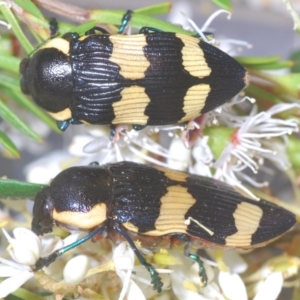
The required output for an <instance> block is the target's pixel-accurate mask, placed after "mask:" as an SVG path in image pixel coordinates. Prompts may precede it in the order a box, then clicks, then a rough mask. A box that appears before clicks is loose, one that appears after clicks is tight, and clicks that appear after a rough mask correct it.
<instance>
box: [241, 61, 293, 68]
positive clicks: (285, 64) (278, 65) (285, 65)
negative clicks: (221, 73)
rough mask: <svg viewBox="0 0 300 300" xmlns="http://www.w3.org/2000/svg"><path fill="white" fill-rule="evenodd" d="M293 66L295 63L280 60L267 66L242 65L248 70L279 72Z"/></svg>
mask: <svg viewBox="0 0 300 300" xmlns="http://www.w3.org/2000/svg"><path fill="white" fill-rule="evenodd" d="M294 65H295V62H293V61H291V60H282V61H277V62H273V63H269V64H256V65H247V64H243V66H244V67H245V68H246V69H249V70H280V69H284V68H291V67H293V66H294Z"/></svg>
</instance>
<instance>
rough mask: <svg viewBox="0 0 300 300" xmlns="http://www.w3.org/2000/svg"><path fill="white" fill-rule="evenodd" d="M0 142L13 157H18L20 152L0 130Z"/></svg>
mask: <svg viewBox="0 0 300 300" xmlns="http://www.w3.org/2000/svg"><path fill="white" fill-rule="evenodd" d="M0 144H1V145H2V146H3V147H4V148H5V149H6V150H7V151H8V152H9V153H10V154H11V155H12V157H13V158H20V152H19V150H18V148H17V147H16V146H15V144H14V143H13V142H12V141H11V140H10V138H9V137H8V136H7V135H6V134H5V133H3V132H2V131H0Z"/></svg>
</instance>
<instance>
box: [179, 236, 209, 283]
mask: <svg viewBox="0 0 300 300" xmlns="http://www.w3.org/2000/svg"><path fill="white" fill-rule="evenodd" d="M185 239H186V240H187V244H186V245H185V247H184V255H185V256H187V257H189V258H190V259H192V260H194V261H195V262H196V263H198V266H199V277H200V280H201V282H202V284H203V287H205V286H206V285H207V275H206V271H205V267H204V264H203V261H202V260H201V259H200V258H199V256H198V255H196V254H192V253H190V249H191V240H190V238H189V237H188V236H185Z"/></svg>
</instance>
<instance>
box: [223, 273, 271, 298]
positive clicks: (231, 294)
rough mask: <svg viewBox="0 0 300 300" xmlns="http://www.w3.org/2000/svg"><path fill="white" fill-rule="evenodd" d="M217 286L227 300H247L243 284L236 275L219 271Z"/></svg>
mask: <svg viewBox="0 0 300 300" xmlns="http://www.w3.org/2000/svg"><path fill="white" fill-rule="evenodd" d="M219 284H220V287H221V288H222V290H223V293H224V294H225V296H226V297H227V298H228V299H230V300H247V299H248V296H247V291H246V287H245V284H244V282H243V280H242V279H241V277H240V276H239V275H238V274H236V273H230V272H222V271H220V273H219ZM265 299H267V298H265Z"/></svg>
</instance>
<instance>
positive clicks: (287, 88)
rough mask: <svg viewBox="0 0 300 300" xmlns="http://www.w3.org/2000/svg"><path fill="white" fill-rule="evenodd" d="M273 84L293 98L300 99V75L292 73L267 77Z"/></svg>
mask: <svg viewBox="0 0 300 300" xmlns="http://www.w3.org/2000/svg"><path fill="white" fill-rule="evenodd" d="M267 77H268V78H269V79H271V80H272V82H274V83H276V84H278V86H279V87H281V88H282V89H283V90H284V91H283V92H284V93H288V94H290V95H291V96H293V97H296V98H299V97H300V88H299V82H300V73H290V74H285V75H269V74H268V76H267Z"/></svg>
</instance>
